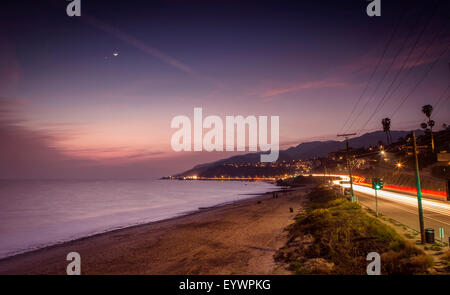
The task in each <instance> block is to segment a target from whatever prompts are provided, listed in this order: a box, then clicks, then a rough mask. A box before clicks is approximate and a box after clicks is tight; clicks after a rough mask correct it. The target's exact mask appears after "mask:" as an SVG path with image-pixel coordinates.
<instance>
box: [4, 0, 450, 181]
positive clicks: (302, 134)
mask: <svg viewBox="0 0 450 295" xmlns="http://www.w3.org/2000/svg"><path fill="white" fill-rule="evenodd" d="M8 2H9V4H6V5H5V7H4V8H2V11H1V12H0V17H1V18H0V53H1V54H0V115H1V117H0V133H1V134H0V135H1V138H2V142H1V144H0V161H1V162H0V163H1V169H0V177H1V178H40V177H43V178H46V177H155V176H162V175H166V174H172V173H176V172H180V171H182V170H185V169H188V168H190V167H191V166H192V165H195V164H199V163H203V162H207V161H211V160H214V159H219V158H223V157H226V156H230V155H232V153H205V152H204V153H194V152H192V153H182V154H179V153H174V152H172V151H171V148H170V139H171V135H172V134H173V132H174V131H175V130H173V129H170V122H171V120H172V118H173V117H174V116H176V115H187V116H189V117H192V116H193V109H194V107H202V108H203V112H204V116H207V115H218V116H221V117H222V118H224V117H225V116H226V115H243V116H247V115H255V116H259V115H268V116H270V115H278V116H280V142H281V144H282V147H283V148H285V147H288V146H292V145H297V144H298V143H300V142H302V141H310V140H322V139H336V134H337V133H339V132H343V131H353V132H358V134H363V133H365V132H368V131H373V130H377V129H380V127H381V123H380V121H381V119H382V118H384V117H386V116H389V117H391V119H392V129H395V130H400V129H403V130H410V129H416V128H418V127H419V125H420V123H421V122H422V121H423V120H424V116H423V114H422V113H421V110H420V109H421V106H422V105H424V104H432V105H433V106H435V107H436V110H435V113H434V116H433V117H434V120H435V121H436V125H437V126H438V127H440V126H441V125H442V123H450V121H449V118H450V116H449V115H450V104H449V103H448V96H449V95H450V93H449V91H448V85H449V80H450V74H449V58H450V54H449V51H448V46H449V44H450V32H449V23H448V19H447V18H446V16H445V13H446V12H448V11H449V9H448V8H449V7H448V6H449V4H448V2H447V1H395V4H393V3H390V2H392V1H382V16H381V17H373V18H370V17H368V16H367V15H366V12H365V9H366V5H367V2H366V1H363V0H359V1H357V0H352V1H310V3H307V2H305V3H301V4H300V3H298V1H289V2H288V1H286V2H283V1H273V2H261V1H258V2H256V1H255V2H250V1H120V2H119V1H101V0H96V1H86V0H85V1H83V0H82V16H81V17H72V18H70V17H68V16H67V15H66V13H65V5H67V3H68V2H66V1H63V0H53V1H33V3H32V4H27V5H26V6H27V8H25V7H24V4H22V5H20V4H18V3H17V1H9V0H8ZM388 2H389V3H388ZM2 5H3V4H2ZM392 32H394V34H393V35H392V39H391V42H389V43H388V40H390V38H391V34H392ZM386 44H389V46H388V47H386ZM385 48H387V49H386V52H385V55H384V58H383V59H380V57H381V56H382V54H383V52H384V50H385ZM114 52H118V56H113V53H114ZM378 64H379V65H378ZM377 65H378V68H377ZM375 68H377V71H376V72H375V73H374V69H375ZM372 73H374V75H373V77H372V79H371V80H370V83H369V84H367V83H368V81H369V78H370V77H371V76H372ZM419 82H420V84H419ZM366 85H367V86H368V87H367V89H366V91H365V92H364V95H363V96H362V97H361V94H362V93H363V91H364V89H365V88H366ZM389 89H390V91H388V90H389ZM375 90H376V91H375ZM360 97H361V101H360V102H359V103H358V104H357V107H356V109H355V111H354V112H353V113H352V114H351V111H352V109H353V108H354V106H355V104H356V103H357V102H358V100H359V98H360ZM403 101H404V103H403V104H402V102H403ZM438 102H439V104H438V105H437V103H438ZM364 106H366V108H364ZM377 106H379V107H378V110H377V112H376V113H375V114H373V116H371V114H372V112H373V111H374V109H376V108H377ZM399 106H401V107H399ZM350 114H351V116H350ZM349 116H350V117H349ZM370 117H372V119H371V120H369V121H368V119H369V118H370ZM344 123H346V124H345V126H343V125H344Z"/></svg>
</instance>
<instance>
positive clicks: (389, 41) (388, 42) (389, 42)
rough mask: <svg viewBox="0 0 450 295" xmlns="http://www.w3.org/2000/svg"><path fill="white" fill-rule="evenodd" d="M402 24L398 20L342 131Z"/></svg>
mask: <svg viewBox="0 0 450 295" xmlns="http://www.w3.org/2000/svg"><path fill="white" fill-rule="evenodd" d="M400 23H401V18H400V19H399V20H398V22H397V24H396V25H395V27H394V29H393V30H392V32H391V36H390V37H389V39H388V41H387V42H386V44H385V45H384V49H383V53H382V54H381V56H380V59H379V60H378V63H377V65H376V66H375V68H374V70H373V71H372V74H371V75H370V78H369V79H368V80H367V83H366V86H365V87H364V90H363V92H362V93H361V95H360V96H359V97H358V100H357V101H356V104H355V105H354V106H353V109H352V111H351V112H350V115H348V116H347V120H345V123H344V125H342V128H341V131H342V130H343V129H344V127H345V125H347V123H348V121H349V120H350V118H351V117H352V116H353V113H354V112H355V111H356V108H357V107H358V105H359V103H360V102H361V99H362V98H363V96H364V94H365V93H366V91H367V89H368V88H369V85H370V82H371V81H372V79H373V76H374V75H375V73H376V72H377V70H378V67H379V66H380V64H381V62H382V61H383V59H384V56H385V55H386V52H387V49H388V48H389V46H390V44H391V42H392V40H393V39H394V36H395V33H396V32H397V29H398V27H399V26H400Z"/></svg>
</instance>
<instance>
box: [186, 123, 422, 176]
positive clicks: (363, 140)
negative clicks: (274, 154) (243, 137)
mask: <svg viewBox="0 0 450 295" xmlns="http://www.w3.org/2000/svg"><path fill="white" fill-rule="evenodd" d="M416 133H417V135H422V134H423V131H422V130H417V131H416ZM409 134H411V132H410V131H391V137H392V141H393V142H396V141H398V140H399V139H400V138H402V137H403V138H405V137H406V136H407V135H409ZM380 142H382V143H383V144H386V133H385V132H383V131H374V132H369V133H365V134H363V135H361V136H357V137H353V138H350V139H349V145H350V147H351V148H353V149H358V148H367V147H369V146H371V145H377V144H378V143H380ZM345 148H346V145H345V140H342V141H337V140H327V141H310V142H303V143H300V144H299V145H297V146H294V147H290V148H288V149H285V150H280V154H279V157H278V160H279V161H292V160H308V159H313V158H318V157H326V156H328V154H329V153H331V152H336V151H339V150H343V149H345ZM260 154H261V153H260V152H256V153H248V154H244V155H237V156H233V157H229V158H225V159H221V160H218V161H215V162H210V163H203V164H199V165H196V166H194V167H193V168H191V169H189V170H187V171H185V172H183V173H180V174H179V175H178V176H187V175H199V174H202V172H204V171H205V170H208V169H211V168H212V167H214V166H220V165H223V164H231V163H235V164H243V163H257V162H260Z"/></svg>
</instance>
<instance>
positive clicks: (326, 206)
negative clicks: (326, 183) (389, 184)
mask: <svg viewBox="0 0 450 295" xmlns="http://www.w3.org/2000/svg"><path fill="white" fill-rule="evenodd" d="M309 197H310V199H311V202H309V203H308V205H307V206H306V210H305V211H304V212H303V213H301V214H299V215H298V216H297V218H296V222H295V223H294V224H292V225H291V226H290V227H289V236H290V239H289V242H288V243H287V245H286V246H285V247H283V248H282V249H281V250H280V251H279V253H278V254H277V256H276V257H277V259H280V260H283V261H285V262H288V263H290V265H291V269H292V270H293V271H294V272H296V273H299V274H305V273H330V274H365V273H366V267H367V264H368V262H367V261H366V256H367V254H368V253H369V252H378V253H380V255H381V268H382V273H383V274H415V273H424V272H426V270H427V269H428V268H429V267H431V266H432V264H433V261H432V258H431V257H429V256H427V255H425V253H424V252H423V251H422V250H420V249H418V248H416V247H415V246H414V245H412V244H410V243H409V242H407V241H405V240H404V239H403V238H402V237H401V236H399V235H398V234H397V233H396V232H395V231H394V230H393V229H392V228H390V227H389V226H387V225H385V224H383V223H381V222H380V221H378V220H377V219H375V218H372V217H370V216H368V215H366V214H365V213H364V212H363V211H362V210H361V207H360V206H359V205H358V204H355V203H352V202H349V201H348V200H346V199H345V198H344V197H342V196H341V195H339V194H337V193H336V192H334V191H331V190H329V189H325V188H317V189H316V190H315V191H313V192H312V193H310V195H309ZM305 237H312V242H311V243H309V244H307V245H305V243H303V242H302V241H303V240H304V239H305ZM308 240H311V239H310V238H308ZM316 258H321V259H324V260H323V261H321V263H315V264H314V267H309V265H310V264H311V263H309V261H310V260H311V259H316ZM327 262H328V263H331V264H332V267H330V265H327V264H326V263H327ZM305 265H306V267H305Z"/></svg>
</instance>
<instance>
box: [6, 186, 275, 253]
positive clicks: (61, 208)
mask: <svg viewBox="0 0 450 295" xmlns="http://www.w3.org/2000/svg"><path fill="white" fill-rule="evenodd" d="M273 188H274V185H272V184H269V183H264V182H238V181H177V180H172V181H170V180H95V181H94V180H92V181H80V180H42V181H40V180H33V181H31V180H27V181H18V180H17V181H0V257H7V256H11V255H14V254H18V253H22V252H26V251H30V250H33V249H37V248H41V247H45V246H48V245H52V244H57V243H61V242H64V241H69V240H73V239H76V238H80V237H85V236H89V235H93V234H97V233H101V232H106V231H110V230H113V229H118V228H123V227H128V226H132V225H136V224H141V223H146V222H151V221H157V220H162V219H167V218H170V217H175V216H178V215H181V214H185V213H188V212H191V211H194V210H198V208H199V207H208V206H214V205H218V204H223V203H227V202H232V201H236V200H240V199H244V198H248V197H251V194H256V193H263V192H267V191H270V190H273Z"/></svg>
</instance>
